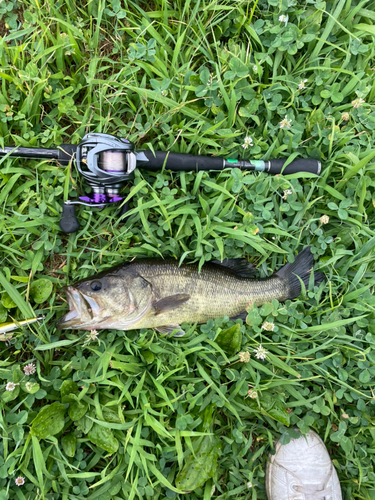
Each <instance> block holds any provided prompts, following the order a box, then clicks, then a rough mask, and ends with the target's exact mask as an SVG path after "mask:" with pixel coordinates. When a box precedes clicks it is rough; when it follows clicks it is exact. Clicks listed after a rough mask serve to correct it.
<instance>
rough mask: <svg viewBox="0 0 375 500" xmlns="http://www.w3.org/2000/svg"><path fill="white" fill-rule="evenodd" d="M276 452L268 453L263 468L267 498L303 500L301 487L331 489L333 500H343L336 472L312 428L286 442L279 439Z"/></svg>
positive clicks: (273, 499) (303, 495)
mask: <svg viewBox="0 0 375 500" xmlns="http://www.w3.org/2000/svg"><path fill="white" fill-rule="evenodd" d="M275 451H276V453H275V455H270V456H269V462H268V464H267V470H266V490H267V497H268V500H305V498H306V497H305V494H304V493H303V491H304V489H306V490H307V489H309V490H311V488H313V489H314V488H315V487H316V489H317V491H320V490H323V489H328V490H329V491H331V492H332V494H331V496H330V499H332V500H342V496H341V489H340V483H339V480H338V476H337V472H336V470H335V468H334V466H333V464H332V461H331V459H330V456H329V454H328V451H327V448H326V447H325V445H324V443H323V441H322V440H321V439H320V437H319V436H318V434H316V433H315V432H314V431H309V432H308V433H307V434H306V435H305V436H300V437H299V438H298V439H291V441H290V442H289V443H288V444H286V445H282V444H281V443H280V442H279V441H278V442H277V443H276V446H275ZM309 498H310V497H309Z"/></svg>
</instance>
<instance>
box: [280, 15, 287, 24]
mask: <svg viewBox="0 0 375 500" xmlns="http://www.w3.org/2000/svg"><path fill="white" fill-rule="evenodd" d="M288 19H289V16H285V15H284V14H282V15H281V16H279V21H280V23H285V24H286V23H287V22H288Z"/></svg>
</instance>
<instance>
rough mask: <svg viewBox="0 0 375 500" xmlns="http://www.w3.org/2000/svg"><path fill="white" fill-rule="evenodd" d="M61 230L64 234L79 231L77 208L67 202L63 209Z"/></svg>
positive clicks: (60, 223)
mask: <svg viewBox="0 0 375 500" xmlns="http://www.w3.org/2000/svg"><path fill="white" fill-rule="evenodd" d="M59 226H60V229H61V230H62V231H64V233H68V234H70V233H75V232H76V231H78V229H79V222H78V219H77V217H76V207H75V206H74V205H73V204H71V203H69V201H65V202H64V204H63V209H62V216H61V219H60V222H59Z"/></svg>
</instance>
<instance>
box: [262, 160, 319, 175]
mask: <svg viewBox="0 0 375 500" xmlns="http://www.w3.org/2000/svg"><path fill="white" fill-rule="evenodd" d="M284 163H285V160H269V164H270V165H269V170H268V173H270V174H274V175H275V174H281V173H282V174H283V175H288V174H296V173H298V172H309V173H310V174H316V175H319V174H320V172H321V170H322V165H321V163H320V161H318V160H314V159H313V158H297V159H296V160H293V161H292V162H291V163H289V165H287V166H286V167H285V168H283V166H284Z"/></svg>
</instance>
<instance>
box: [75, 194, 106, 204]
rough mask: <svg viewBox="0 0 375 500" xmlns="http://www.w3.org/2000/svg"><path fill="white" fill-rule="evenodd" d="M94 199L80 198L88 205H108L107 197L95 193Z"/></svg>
mask: <svg viewBox="0 0 375 500" xmlns="http://www.w3.org/2000/svg"><path fill="white" fill-rule="evenodd" d="M93 196H94V197H93V198H90V197H89V196H80V197H79V199H80V200H82V201H86V202H87V203H108V200H107V195H105V194H96V193H94V195H93Z"/></svg>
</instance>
